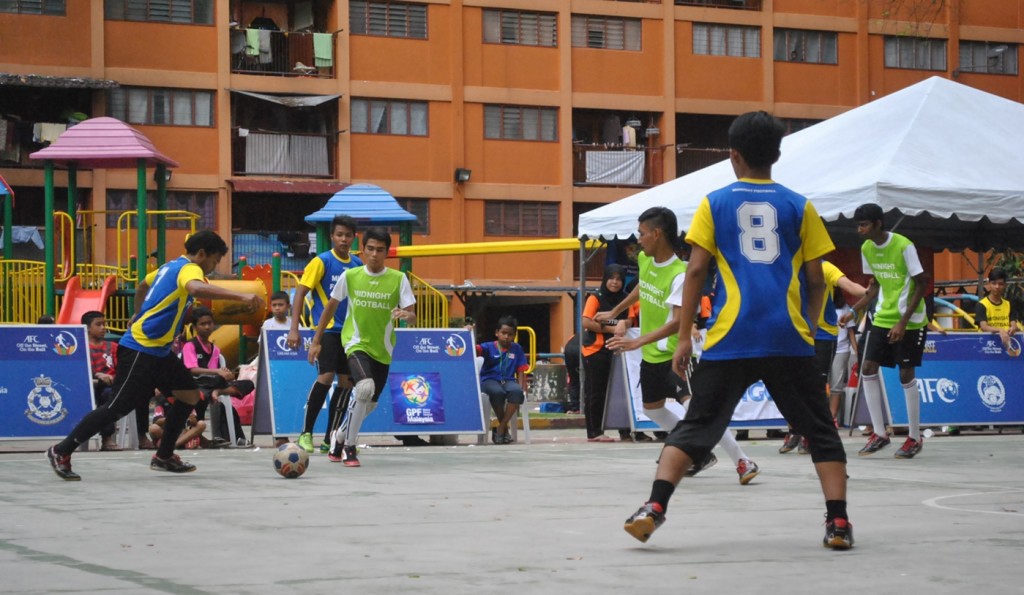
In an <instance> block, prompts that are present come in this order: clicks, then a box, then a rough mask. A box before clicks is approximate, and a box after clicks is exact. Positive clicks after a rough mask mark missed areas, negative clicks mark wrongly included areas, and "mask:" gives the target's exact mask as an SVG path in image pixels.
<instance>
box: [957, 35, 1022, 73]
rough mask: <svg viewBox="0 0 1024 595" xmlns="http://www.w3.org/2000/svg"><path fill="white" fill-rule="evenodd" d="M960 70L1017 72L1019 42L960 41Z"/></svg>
mask: <svg viewBox="0 0 1024 595" xmlns="http://www.w3.org/2000/svg"><path fill="white" fill-rule="evenodd" d="M959 70H960V72H985V73H988V74H1017V44H1015V43H999V42H991V41H960V66H959Z"/></svg>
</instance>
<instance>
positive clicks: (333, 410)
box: [288, 215, 363, 453]
mask: <svg viewBox="0 0 1024 595" xmlns="http://www.w3.org/2000/svg"><path fill="white" fill-rule="evenodd" d="M355 238H356V220H355V219H353V218H352V217H349V216H348V215H337V216H336V217H334V219H333V220H332V221H331V245H332V248H331V249H330V250H328V251H327V252H323V253H321V254H317V255H316V257H315V258H313V260H311V261H309V264H307V265H306V268H305V270H304V271H303V272H302V278H301V279H299V286H298V288H296V290H295V303H294V304H293V305H292V328H291V331H289V333H288V346H289V347H291V348H292V349H295V348H296V347H298V345H299V318H300V317H301V315H302V307H303V304H305V303H307V302H309V305H310V308H309V311H310V326H312V325H314V324H315V323H316V321H318V320H320V315H321V314H323V311H324V306H326V305H327V302H328V301H329V300H330V299H331V290H332V289H333V288H334V285H335V284H336V283H337V282H338V279H340V278H341V276H342V275H343V274H345V271H347V270H349V269H351V268H355V267H358V266H362V264H363V261H362V260H359V258H358V257H357V256H354V255H353V254H352V253H351V249H352V242H353V240H355ZM347 313H348V300H345V301H344V302H342V303H341V304H340V305H339V306H338V309H337V310H335V312H334V317H333V318H332V319H331V320H329V321H328V322H327V327H326V330H325V336H324V341H323V347H322V349H321V350H320V355H319V357H318V358H317V360H316V367H317V377H316V380H315V381H314V382H313V386H312V387H311V388H310V389H309V396H308V397H307V398H306V417H305V420H304V421H303V425H302V433H301V434H299V446H301V447H302V448H304V449H305V450H306V452H309V453H311V452H313V426H314V425H315V424H316V418H317V416H318V415H320V410H321V409H322V408H323V406H324V401H326V400H327V391H329V390H330V389H331V383H332V382H334V377H335V376H337V377H338V385H337V387H336V388H335V389H334V394H332V395H331V404H330V409H329V415H328V423H327V432H326V435H325V436H324V441H323V442H322V443H321V445H320V451H321V452H327V450H328V449H329V448H330V440H331V437H330V433H331V430H332V429H334V428H335V427H336V426H337V425H338V424H339V423H340V421H341V420H340V419H338V418H339V417H340V416H341V415H344V411H345V408H346V406H345V403H344V401H346V400H347V397H348V395H349V393H350V392H351V390H352V383H351V382H350V380H349V369H348V358H347V357H346V356H345V348H344V347H343V346H342V344H341V329H342V326H343V325H344V324H345V315H346V314H347Z"/></svg>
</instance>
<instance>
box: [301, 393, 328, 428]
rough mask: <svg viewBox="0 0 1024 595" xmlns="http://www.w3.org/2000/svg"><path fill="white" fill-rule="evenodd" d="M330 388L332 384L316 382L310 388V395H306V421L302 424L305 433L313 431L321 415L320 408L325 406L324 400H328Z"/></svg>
mask: <svg viewBox="0 0 1024 595" xmlns="http://www.w3.org/2000/svg"><path fill="white" fill-rule="evenodd" d="M329 390H331V385H330V384H320V383H319V382H314V383H313V388H311V389H309V396H308V397H306V421H305V422H303V425H302V433H303V434H309V433H311V432H312V431H313V425H314V424H315V423H316V417H317V416H318V415H320V410H321V409H323V408H324V401H326V400H327V391H329Z"/></svg>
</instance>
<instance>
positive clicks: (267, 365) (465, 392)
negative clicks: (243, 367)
mask: <svg viewBox="0 0 1024 595" xmlns="http://www.w3.org/2000/svg"><path fill="white" fill-rule="evenodd" d="M264 333H265V334H264V336H263V339H262V342H261V343H262V345H263V346H265V348H264V349H263V350H262V351H261V356H260V357H261V359H260V376H259V380H258V383H257V401H256V411H255V412H254V416H255V419H254V421H253V427H254V431H255V432H258V433H271V434H273V435H275V436H294V435H296V434H298V433H299V432H301V431H302V424H303V420H304V418H305V415H306V412H305V407H306V397H307V396H308V394H309V388H310V387H311V386H312V384H313V381H314V380H315V379H316V367H315V366H312V365H311V364H310V363H309V362H308V361H307V354H308V351H309V344H310V341H311V340H312V337H313V331H311V330H303V331H301V335H302V340H301V341H300V345H299V347H298V349H295V350H291V349H289V348H288V346H287V344H286V338H287V336H288V332H287V331H264ZM396 335H397V342H396V344H395V349H394V352H393V354H392V355H393V359H392V362H391V367H390V370H389V374H388V384H387V385H386V386H385V387H384V390H383V392H382V393H381V396H380V400H379V401H378V404H377V408H376V409H375V410H374V411H373V412H372V413H371V414H370V415H369V416H367V418H366V420H365V421H364V422H363V426H362V429H361V430H360V434H387V435H393V434H418V433H430V434H479V433H483V432H484V423H485V422H484V416H483V408H482V406H481V400H480V382H479V379H478V378H477V374H476V362H475V357H476V353H475V351H474V346H473V338H472V336H471V334H470V333H469V331H466V330H461V329H400V330H398V331H397V333H396ZM334 337H337V335H334ZM334 337H331V336H329V335H325V339H324V340H331V339H332V338H334ZM335 340H336V339H335ZM326 407H327V405H326V404H325V406H324V409H323V410H322V412H321V414H320V415H319V416H318V417H317V422H316V425H315V426H314V435H322V434H323V433H324V432H326V430H327V417H328V416H327V409H326ZM425 430H426V431H425Z"/></svg>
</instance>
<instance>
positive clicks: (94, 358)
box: [82, 310, 121, 451]
mask: <svg viewBox="0 0 1024 595" xmlns="http://www.w3.org/2000/svg"><path fill="white" fill-rule="evenodd" d="M82 324H84V325H85V334H86V335H87V336H88V338H89V361H90V362H91V363H92V388H93V394H94V395H95V396H96V406H97V407H100V406H102V405H104V404H106V403H107V402H108V401H110V399H111V398H112V397H113V395H114V393H113V389H112V388H111V387H112V386H113V385H114V371H115V369H116V368H117V353H116V348H117V346H116V345H115V344H114V343H113V342H111V341H107V340H105V337H106V336H107V319H106V318H104V317H103V312H98V311H96V310H90V311H89V312H86V313H85V314H82ZM114 432H115V424H113V423H111V424H109V425H107V426H105V427H104V428H103V429H102V430H100V437H101V438H102V439H103V445H102V446H100V450H111V451H113V450H121V447H119V446H118V445H117V441H116V440H115V439H114Z"/></svg>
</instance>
